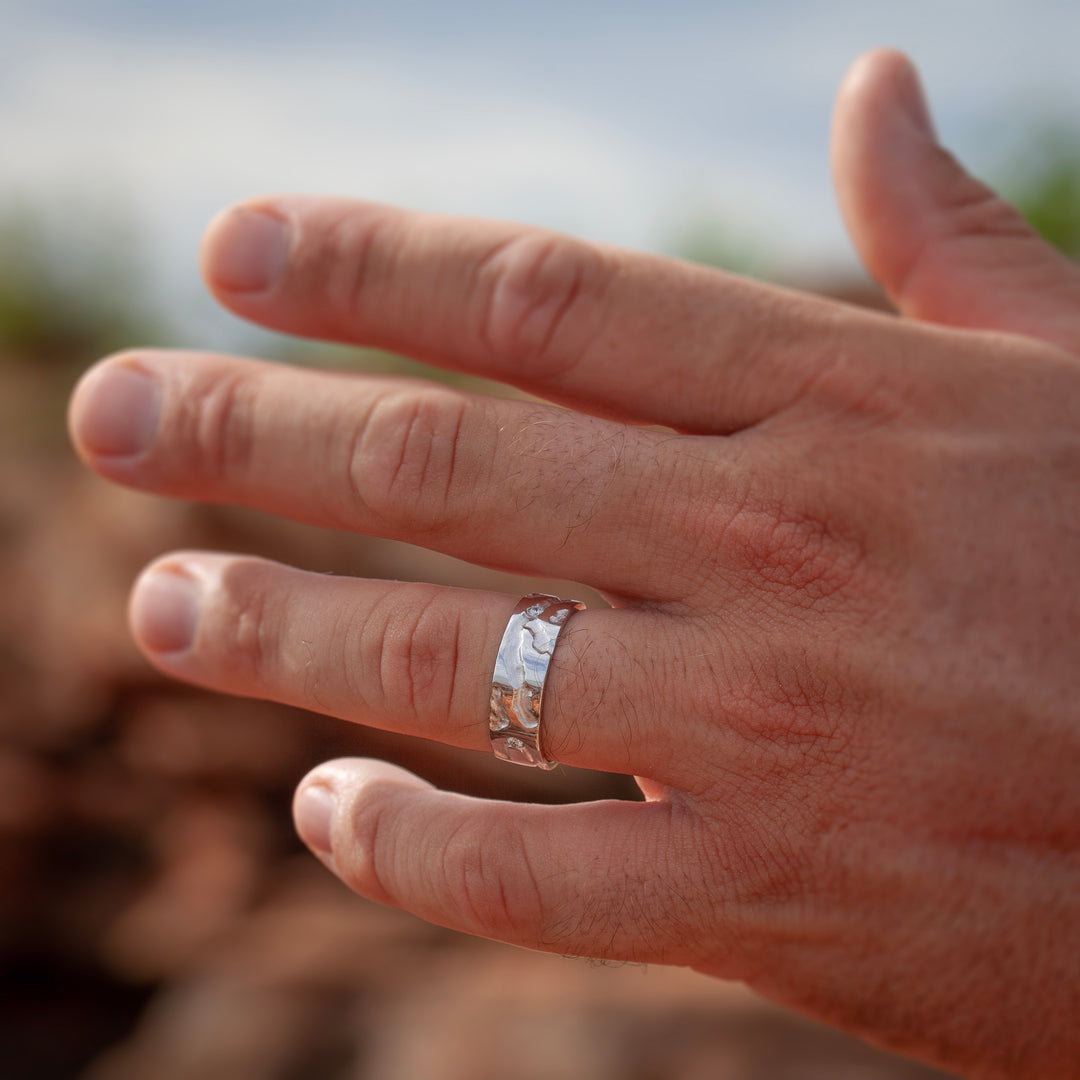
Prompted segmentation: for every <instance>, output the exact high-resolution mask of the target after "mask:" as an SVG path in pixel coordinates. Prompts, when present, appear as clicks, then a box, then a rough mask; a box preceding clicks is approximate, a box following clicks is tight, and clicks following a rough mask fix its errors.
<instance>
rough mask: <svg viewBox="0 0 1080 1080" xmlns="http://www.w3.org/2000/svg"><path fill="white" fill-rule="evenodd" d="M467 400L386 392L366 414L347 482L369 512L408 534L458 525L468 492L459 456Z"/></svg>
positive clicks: (431, 392)
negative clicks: (463, 482) (459, 464)
mask: <svg viewBox="0 0 1080 1080" xmlns="http://www.w3.org/2000/svg"><path fill="white" fill-rule="evenodd" d="M467 413H468V403H467V400H466V399H465V398H464V397H463V396H461V395H459V394H456V393H454V392H452V391H447V390H442V389H435V388H431V389H428V388H424V389H412V388H410V389H408V390H392V391H389V392H387V393H385V394H383V395H382V396H381V397H380V398H379V399H378V400H377V401H376V403H375V404H374V406H373V407H372V408H371V410H370V412H369V413H368V416H367V418H366V420H365V421H364V423H362V424H361V425H360V426H359V427H358V429H357V431H356V433H355V435H354V438H353V445H352V446H351V447H350V450H349V452H348V465H347V468H348V480H349V486H350V488H351V491H352V492H353V495H354V496H355V498H356V499H357V500H358V501H359V502H360V503H361V504H362V505H363V506H364V507H366V508H367V509H368V510H369V511H371V512H373V513H375V514H376V515H378V516H380V517H382V518H384V519H386V520H389V521H394V522H396V523H398V524H399V525H401V526H403V527H407V528H409V529H410V530H417V531H421V532H425V531H428V530H431V531H438V530H439V529H441V528H445V527H447V526H449V525H451V524H452V523H453V522H454V521H455V520H458V518H459V517H460V515H461V513H462V511H463V510H466V511H467V507H463V506H462V502H463V501H467V490H468V489H470V488H471V485H469V484H465V485H463V484H462V482H461V480H462V478H461V477H460V476H459V473H458V449H459V446H460V445H461V444H462V441H463V429H464V427H465V424H466V419H467Z"/></svg>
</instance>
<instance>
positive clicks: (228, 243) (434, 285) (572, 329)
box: [203, 197, 898, 432]
mask: <svg viewBox="0 0 1080 1080" xmlns="http://www.w3.org/2000/svg"><path fill="white" fill-rule="evenodd" d="M203 270H204V273H205V276H206V278H207V281H208V283H209V284H210V287H211V289H212V290H213V291H214V292H215V294H216V295H217V297H218V298H219V299H220V300H221V301H222V302H223V303H224V304H225V305H226V306H228V307H229V308H231V309H232V310H233V311H235V312H236V313H237V314H239V315H242V316H244V317H245V318H248V319H251V320H253V321H254V322H258V323H261V324H263V325H264V326H268V327H271V328H273V329H277V330H282V331H285V332H287V333H291V334H298V335H302V336H307V337H314V338H321V339H326V340H334V341H344V342H350V343H354V344H363V345H373V346H378V347H382V348H386V349H390V350H393V351H396V352H400V353H404V354H406V355H410V356H414V357H417V358H419V359H423V360H428V361H430V362H432V363H435V364H439V365H441V366H444V367H450V368H454V369H457V370H461V371H469V372H473V373H475V374H479V375H485V376H488V377H490V378H494V379H497V380H500V381H502V382H508V383H512V384H514V385H517V386H520V387H522V388H523V389H526V390H529V391H531V392H534V393H537V394H539V395H541V396H543V397H546V398H548V399H550V400H554V401H561V402H565V403H567V404H572V405H574V406H576V407H578V408H582V409H585V410H587V411H590V412H596V413H599V414H601V415H608V416H614V417H617V418H619V419H627V420H632V421H641V422H647V423H662V424H667V425H670V426H673V427H677V428H680V429H683V430H690V431H699V432H728V431H735V430H739V429H742V428H745V427H748V426H750V425H752V424H754V423H757V422H759V421H761V420H763V419H765V418H767V417H769V416H771V415H773V414H775V413H776V412H779V411H781V410H782V409H784V408H786V407H788V406H789V405H791V404H793V403H794V402H796V401H798V400H799V399H800V397H801V396H802V394H803V393H804V391H805V390H806V389H807V388H808V387H810V386H812V385H813V384H814V383H815V382H816V380H817V378H818V376H819V374H820V372H821V371H823V370H825V369H827V368H828V367H829V366H830V365H832V364H834V363H835V360H836V357H837V356H838V355H840V356H844V357H848V356H850V355H852V354H853V353H857V354H858V355H860V356H865V357H870V356H873V360H872V361H871V360H870V359H867V361H866V362H867V363H871V362H873V363H879V362H880V357H879V354H881V353H883V352H887V351H890V350H886V349H885V348H884V346H885V344H886V339H887V338H888V337H889V336H890V335H895V334H896V333H897V329H898V324H897V322H896V320H893V319H884V318H883V317H881V316H877V315H874V314H872V313H868V312H861V311H858V310H856V309H854V308H847V307H844V306H842V305H838V304H835V303H831V302H828V301H824V300H821V299H819V298H815V297H811V296H807V295H803V294H800V293H794V292H789V291H786V290H783V289H778V288H774V287H770V286H765V285H761V284H758V283H753V282H749V281H745V280H742V279H740V278H737V277H734V276H731V275H726V274H721V273H719V272H717V271H713V270H708V269H705V268H703V267H700V266H694V265H691V264H688V263H682V262H679V261H677V260H673V259H666V258H661V257H659V256H655V255H641V254H636V253H631V252H627V251H623V250H621V249H617V248H612V247H605V246H601V245H595V244H590V243H586V242H583V241H579V240H574V239H571V238H569V237H565V236H561V235H559V234H556V233H551V232H547V231H544V230H540V229H535V228H529V227H526V226H521V225H512V224H506V223H500V222H490V221H479V220H471V219H466V218H453V217H445V216H440V215H435V214H420V213H414V212H410V211H405V210H400V209H396V208H393V207H388V206H381V205H376V204H371V203H364V202H358V201H353V200H347V199H329V198H314V197H279V198H269V199H262V200H256V201H253V202H250V203H246V204H242V205H240V206H237V207H234V208H232V209H231V210H228V211H226V212H225V213H224V214H222V215H221V216H220V217H219V218H218V219H217V220H216V221H215V222H214V223H213V224H212V225H211V227H210V230H209V232H208V234H207V237H206V240H205V243H204V248H203ZM886 331H887V332H886Z"/></svg>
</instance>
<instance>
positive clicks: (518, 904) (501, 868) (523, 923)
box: [442, 826, 541, 940]
mask: <svg viewBox="0 0 1080 1080" xmlns="http://www.w3.org/2000/svg"><path fill="white" fill-rule="evenodd" d="M443 850H444V859H443V863H442V871H443V875H444V888H445V891H446V895H447V896H448V897H450V898H452V903H453V904H454V905H455V906H456V907H457V908H458V910H459V911H460V912H461V915H462V917H463V921H464V922H465V923H466V924H467V925H469V926H472V927H475V928H476V931H477V932H478V933H480V934H484V935H486V936H488V937H496V938H505V937H510V938H512V939H525V940H528V939H529V938H530V937H534V936H535V934H536V927H537V925H538V924H539V922H540V910H541V903H540V888H539V884H538V882H537V880H536V877H535V874H534V873H533V871H532V867H531V865H530V862H529V857H528V850H527V847H526V845H525V844H524V843H523V842H522V838H521V835H520V833H519V832H517V831H515V830H513V829H511V828H508V827H506V826H502V827H499V826H495V827H494V828H491V829H488V830H487V831H486V832H485V834H484V835H483V836H482V837H479V836H477V833H476V829H475V828H474V827H471V826H470V827H468V828H463V827H462V828H458V829H456V830H455V831H454V832H453V833H452V834H451V835H450V837H449V838H448V840H447V842H446V843H445V845H444V848H443Z"/></svg>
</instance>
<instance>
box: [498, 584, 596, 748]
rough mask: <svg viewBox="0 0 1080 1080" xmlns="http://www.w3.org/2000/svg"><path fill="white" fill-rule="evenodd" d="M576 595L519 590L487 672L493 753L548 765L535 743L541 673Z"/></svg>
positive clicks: (574, 606)
mask: <svg viewBox="0 0 1080 1080" xmlns="http://www.w3.org/2000/svg"><path fill="white" fill-rule="evenodd" d="M584 609H585V605H584V604H583V603H581V602H580V601H579V600H560V599H559V598H558V597H557V596H548V595H547V594H546V593H532V594H531V595H529V596H523V597H522V598H521V599H520V600H519V601H518V605H517V607H516V608H514V613H513V615H511V616H510V621H509V622H508V623H507V624H506V629H505V630H504V631H503V637H502V644H501V645H499V654H498V656H497V657H496V658H495V673H494V674H493V675H492V676H491V707H490V709H489V711H488V726H489V727H490V729H491V749H492V750H493V751H494V752H495V756H496V757H498V758H502V760H503V761H510V762H513V763H514V764H515V765H531V766H534V767H536V768H538V769H554V768H555V766H556V764H557V763H556V762H554V761H549V760H548V758H547V756H546V755H545V754H544V752H543V750H542V749H541V746H540V711H541V704H542V699H543V695H544V679H545V678H546V676H547V670H548V665H549V664H550V663H551V657H552V655H553V654H554V652H555V642H556V640H557V639H558V637H559V632H560V631H561V630H562V628H563V627H564V626H565V625H566V620H567V619H569V618H570V616H571V615H573V614H574V612H575V611H583V610H584Z"/></svg>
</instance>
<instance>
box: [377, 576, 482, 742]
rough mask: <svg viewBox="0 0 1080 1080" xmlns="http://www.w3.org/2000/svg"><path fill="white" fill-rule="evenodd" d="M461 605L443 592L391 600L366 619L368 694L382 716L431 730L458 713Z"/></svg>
mask: <svg viewBox="0 0 1080 1080" xmlns="http://www.w3.org/2000/svg"><path fill="white" fill-rule="evenodd" d="M462 620H463V614H462V612H461V609H460V605H453V604H452V605H447V604H446V602H445V598H441V597H440V594H439V590H437V589H435V588H432V589H431V590H430V591H426V594H425V593H417V592H416V591H411V595H410V597H409V598H408V599H407V600H402V599H395V598H393V597H390V598H388V599H387V601H386V602H385V603H384V604H383V605H382V606H381V608H380V607H377V608H376V609H375V610H373V611H372V612H371V613H370V615H369V616H368V618H367V619H366V620H365V626H364V638H365V639H366V641H364V642H362V646H361V651H362V652H363V653H366V654H367V655H369V656H371V657H373V658H374V663H371V664H369V665H364V670H363V672H362V674H361V678H362V680H363V682H364V684H365V685H364V696H365V698H367V699H369V700H370V699H371V698H372V697H374V698H375V700H376V701H377V702H378V707H379V710H380V711H381V712H385V713H386V714H387V715H392V716H395V717H398V718H401V719H409V720H412V721H413V722H414V723H423V724H424V725H425V726H428V727H430V725H431V724H432V723H438V724H439V725H440V726H445V724H447V723H448V717H449V715H450V714H451V713H452V712H453V711H454V703H455V695H456V693H457V685H456V672H457V657H458V653H459V647H460V644H459V643H460V641H461V636H462V633H463V632H464V626H463V621H462Z"/></svg>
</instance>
